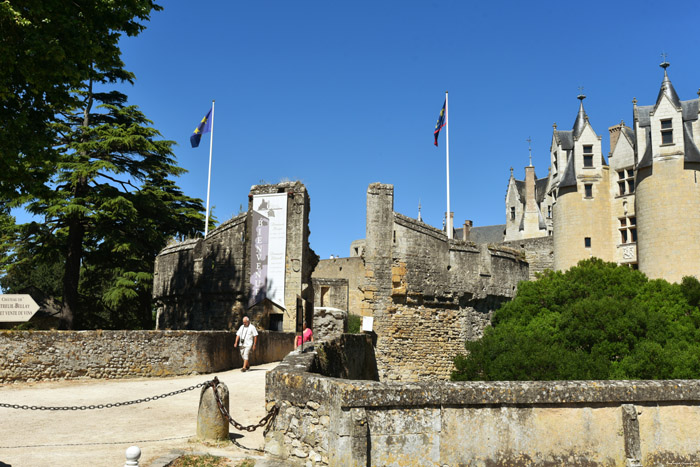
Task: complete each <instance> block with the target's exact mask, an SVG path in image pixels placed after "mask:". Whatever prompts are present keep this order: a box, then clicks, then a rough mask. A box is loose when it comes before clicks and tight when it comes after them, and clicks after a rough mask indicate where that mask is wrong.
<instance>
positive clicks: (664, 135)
mask: <svg viewBox="0 0 700 467" xmlns="http://www.w3.org/2000/svg"><path fill="white" fill-rule="evenodd" d="M660 124H661V145H662V146H670V145H672V144H673V119H671V118H664V119H663V120H661V121H660Z"/></svg>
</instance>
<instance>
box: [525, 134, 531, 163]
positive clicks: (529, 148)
mask: <svg viewBox="0 0 700 467" xmlns="http://www.w3.org/2000/svg"><path fill="white" fill-rule="evenodd" d="M525 141H527V150H528V151H529V152H530V167H532V144H531V143H532V139H531V138H530V137H529V136H528V137H527V139H526V140H525Z"/></svg>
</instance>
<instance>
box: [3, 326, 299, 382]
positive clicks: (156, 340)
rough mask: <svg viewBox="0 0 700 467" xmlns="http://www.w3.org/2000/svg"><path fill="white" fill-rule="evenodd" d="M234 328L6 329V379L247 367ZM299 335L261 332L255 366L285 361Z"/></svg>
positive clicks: (119, 375) (123, 375) (145, 374)
mask: <svg viewBox="0 0 700 467" xmlns="http://www.w3.org/2000/svg"><path fill="white" fill-rule="evenodd" d="M235 338H236V336H235V334H234V333H233V332H228V331H0V355H2V360H0V384H6V383H12V382H22V381H53V380H62V379H77V378H110V379H111V378H135V377H163V376H176V375H189V374H192V373H212V372H215V371H223V370H230V369H232V368H240V367H242V366H243V362H242V361H241V356H240V353H239V352H238V351H236V350H235V349H234V348H233V344H234V341H235ZM293 348H294V334H293V333H284V332H270V331H261V332H260V334H259V337H258V345H257V349H256V351H255V352H253V353H252V355H251V359H250V360H251V363H252V364H253V365H256V364H260V363H267V362H275V361H280V360H282V359H283V358H284V356H285V355H287V354H288V353H289V352H291V351H292V350H293Z"/></svg>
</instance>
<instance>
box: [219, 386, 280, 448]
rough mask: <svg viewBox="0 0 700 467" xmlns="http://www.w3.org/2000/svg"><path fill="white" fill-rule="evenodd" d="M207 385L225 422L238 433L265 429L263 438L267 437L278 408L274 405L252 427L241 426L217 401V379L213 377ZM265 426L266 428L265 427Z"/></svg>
mask: <svg viewBox="0 0 700 467" xmlns="http://www.w3.org/2000/svg"><path fill="white" fill-rule="evenodd" d="M207 384H209V385H210V386H211V389H212V391H213V392H214V398H215V399H216V405H218V406H219V411H220V412H221V415H223V416H224V418H225V419H226V420H228V422H229V423H230V424H231V425H232V426H233V427H234V428H235V429H236V430H238V431H248V432H253V431H255V430H257V429H258V428H261V427H265V430H264V431H263V436H265V435H267V431H268V430H269V429H270V427H271V426H272V421H273V420H274V418H275V417H276V416H277V413H278V412H279V407H277V405H275V406H274V407H272V408H271V409H270V411H269V412H267V415H265V416H264V417H263V418H261V419H260V421H259V422H258V423H254V424H252V425H247V426H244V425H241V424H240V423H238V422H237V421H236V420H234V419H233V418H231V415H229V413H228V410H226V407H224V404H223V403H222V402H221V399H219V393H218V392H216V387H217V386H218V385H219V379H218V378H216V377H214V379H213V380H211V381H209V382H208V383H207ZM265 425H267V426H265Z"/></svg>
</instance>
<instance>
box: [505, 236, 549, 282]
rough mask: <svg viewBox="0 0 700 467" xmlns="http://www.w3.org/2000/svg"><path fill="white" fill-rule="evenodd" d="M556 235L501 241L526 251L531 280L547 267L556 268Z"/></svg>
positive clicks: (508, 245)
mask: <svg viewBox="0 0 700 467" xmlns="http://www.w3.org/2000/svg"><path fill="white" fill-rule="evenodd" d="M553 240H554V237H552V236H551V235H550V236H548V237H540V238H528V239H525V240H513V241H509V242H503V243H501V245H502V246H506V247H510V248H515V249H520V250H523V251H524V252H525V261H527V263H528V264H529V265H530V277H529V280H531V281H534V280H535V279H537V274H538V273H542V272H544V271H546V270H547V269H551V270H554V241H553Z"/></svg>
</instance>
